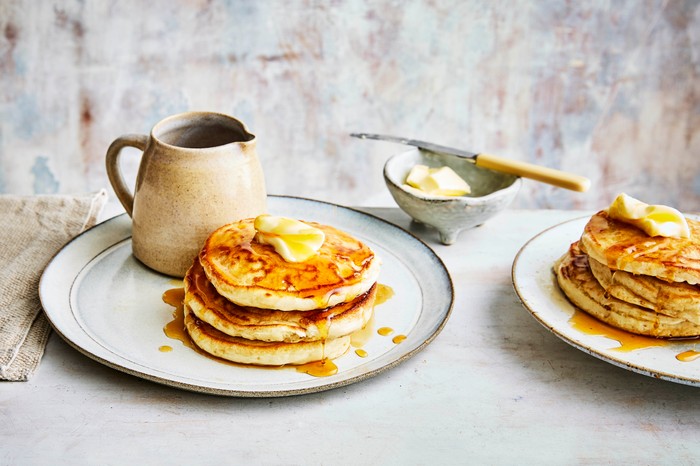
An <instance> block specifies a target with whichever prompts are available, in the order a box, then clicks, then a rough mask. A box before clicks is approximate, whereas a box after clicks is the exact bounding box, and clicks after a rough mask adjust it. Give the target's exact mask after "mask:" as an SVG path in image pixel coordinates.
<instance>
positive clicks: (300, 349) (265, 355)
mask: <svg viewBox="0 0 700 466" xmlns="http://www.w3.org/2000/svg"><path fill="white" fill-rule="evenodd" d="M184 313H185V328H186V329H187V333H188V334H189V335H190V337H191V338H192V341H193V342H194V343H195V344H196V345H197V346H198V347H200V348H201V349H202V350H204V351H206V352H207V353H209V354H211V355H214V356H216V357H219V358H222V359H226V360H228V361H233V362H237V363H241V364H256V365H263V366H282V365H285V364H305V363H307V362H312V361H320V360H322V359H324V358H328V359H334V358H337V357H340V356H342V355H343V354H345V352H347V350H348V348H350V337H349V336H344V337H340V338H334V339H329V340H325V341H322V340H317V341H301V342H296V343H285V342H268V341H258V340H248V339H246V338H240V337H232V336H230V335H226V334H225V333H223V332H220V331H219V330H217V329H215V328H214V327H212V326H211V325H209V324H207V323H206V322H203V321H202V320H200V319H198V318H197V316H195V315H194V313H193V312H192V310H191V309H190V308H189V306H187V305H185V310H184Z"/></svg>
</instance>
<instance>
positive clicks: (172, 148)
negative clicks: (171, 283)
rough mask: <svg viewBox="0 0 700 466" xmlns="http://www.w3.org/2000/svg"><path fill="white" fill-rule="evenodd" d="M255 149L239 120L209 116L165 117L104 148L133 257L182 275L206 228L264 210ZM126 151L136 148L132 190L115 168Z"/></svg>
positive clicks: (217, 114)
mask: <svg viewBox="0 0 700 466" xmlns="http://www.w3.org/2000/svg"><path fill="white" fill-rule="evenodd" d="M255 145H256V140H255V136H254V135H253V134H251V133H249V132H248V130H247V129H246V127H245V125H244V124H243V123H241V122H240V121H238V120H237V119H235V118H232V117H230V116H228V115H223V114H220V113H210V112H187V113H182V114H178V115H173V116H170V117H168V118H165V119H164V120H162V121H160V122H159V123H157V124H156V125H155V126H154V127H153V129H152V130H151V133H150V135H149V136H146V135H138V134H127V135H123V136H120V137H119V138H117V139H116V140H115V141H114V142H113V143H112V144H111V145H110V147H109V149H108V150H107V154H106V164H107V175H108V176H109V180H110V183H111V184H112V187H113V188H114V191H115V193H116V195H117V197H118V199H119V201H120V202H121V203H122V205H123V206H124V209H125V210H126V212H127V214H129V215H130V216H131V218H132V222H133V227H132V251H133V254H134V256H135V257H136V258H137V259H138V260H139V261H141V262H143V263H144V264H145V265H146V266H148V267H150V268H152V269H153V270H156V271H158V272H161V273H164V274H167V275H172V276H175V277H182V276H183V275H184V274H185V272H186V271H187V269H188V268H189V267H190V265H192V262H193V260H194V259H195V257H196V256H197V254H198V252H199V249H200V248H201V247H202V245H203V244H204V240H205V239H206V238H207V236H208V235H209V234H210V233H211V232H212V231H213V230H215V229H216V228H218V227H220V226H221V225H224V224H227V223H231V222H234V221H237V220H240V219H243V218H250V217H255V216H257V215H260V214H262V213H265V212H266V210H267V206H266V191H265V180H264V177H263V171H262V167H261V165H260V161H259V159H258V155H257V152H256V147H255ZM127 146H131V147H135V148H137V149H140V150H142V151H143V155H142V157H141V162H140V165H139V170H138V174H137V176H136V186H135V188H134V190H133V193H132V191H131V190H130V189H129V188H128V187H127V185H126V183H125V181H124V178H123V176H122V172H121V169H120V166H119V160H120V156H121V153H122V149H123V148H124V147H127Z"/></svg>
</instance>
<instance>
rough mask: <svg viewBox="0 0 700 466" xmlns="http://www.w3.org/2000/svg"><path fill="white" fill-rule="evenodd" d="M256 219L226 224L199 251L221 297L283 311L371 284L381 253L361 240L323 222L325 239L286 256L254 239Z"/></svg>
mask: <svg viewBox="0 0 700 466" xmlns="http://www.w3.org/2000/svg"><path fill="white" fill-rule="evenodd" d="M253 221H254V219H247V220H241V221H239V222H236V223H231V224H228V225H224V226H223V227H221V228H219V229H218V230H216V231H214V232H213V233H212V234H211V235H210V236H209V238H207V240H206V242H205V244H204V247H203V248H202V250H201V252H200V254H199V261H200V263H201V264H202V267H203V269H204V272H205V273H206V275H207V278H208V279H209V280H210V281H211V283H212V284H213V285H214V287H215V288H216V290H217V291H218V292H219V293H220V294H221V295H222V296H224V297H225V298H227V299H229V300H230V301H232V302H234V303H236V304H239V305H241V306H250V307H257V308H263V309H277V310H281V311H307V310H313V309H323V308H327V307H330V306H334V305H336V304H339V303H343V302H347V301H351V300H353V299H354V298H356V297H357V296H360V295H362V294H364V293H366V292H367V291H369V289H370V288H371V287H372V286H373V285H374V283H375V282H376V281H377V277H378V275H379V268H380V264H379V259H378V258H377V257H376V256H375V254H374V252H373V251H372V250H371V249H370V248H369V247H368V246H367V245H365V244H364V243H362V242H361V241H359V240H357V239H355V238H353V237H352V236H350V235H349V234H347V233H344V232H342V231H340V230H337V229H335V228H333V227H330V226H327V225H320V224H317V223H313V222H305V223H307V224H308V225H310V226H313V227H315V228H318V229H321V230H323V232H324V233H325V235H326V239H325V242H324V243H323V245H322V246H321V248H320V249H319V251H318V253H317V254H316V255H315V256H313V257H311V258H310V259H308V260H306V261H304V262H298V263H294V262H287V261H285V260H284V259H283V258H282V257H281V256H280V255H279V254H278V253H277V252H276V251H275V249H274V248H273V247H272V246H270V245H266V244H261V243H259V242H257V241H255V240H254V236H255V228H254V226H253Z"/></svg>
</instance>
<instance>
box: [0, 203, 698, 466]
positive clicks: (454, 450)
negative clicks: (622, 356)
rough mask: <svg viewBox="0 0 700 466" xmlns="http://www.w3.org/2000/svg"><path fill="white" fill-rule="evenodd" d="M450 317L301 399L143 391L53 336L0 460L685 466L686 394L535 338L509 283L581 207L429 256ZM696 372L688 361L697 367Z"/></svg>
mask: <svg viewBox="0 0 700 466" xmlns="http://www.w3.org/2000/svg"><path fill="white" fill-rule="evenodd" d="M366 210H368V212H370V213H372V214H375V215H378V216H381V217H384V218H386V219H388V220H389V221H392V222H393V223H396V224H398V225H400V226H402V227H404V228H407V229H411V231H412V232H413V233H414V234H415V235H417V236H418V237H420V238H422V239H423V240H424V241H426V242H427V243H428V244H429V245H430V246H431V247H432V248H433V249H434V250H435V251H436V252H437V254H438V255H439V256H440V257H441V258H442V260H443V261H444V263H445V265H446V266H447V268H448V270H449V272H450V274H451V276H452V279H453V282H454V286H455V304H454V309H453V311H452V315H451V317H450V320H449V321H448V322H447V325H446V326H445V328H444V329H443V331H442V332H441V333H440V334H439V335H438V336H437V338H436V339H435V340H434V341H433V342H432V343H431V344H430V345H429V346H428V347H427V348H425V349H424V350H423V351H421V352H420V353H418V354H417V355H416V356H415V357H413V358H411V359H409V360H407V361H405V362H403V363H402V364H400V365H399V366H397V367H395V368H393V369H391V370H389V371H386V372H383V373H381V374H379V375H377V376H376V377H373V378H371V379H369V380H366V381H363V382H360V383H356V384H353V385H349V386H346V387H342V388H339V389H335V390H330V391H324V392H319V393H314V394H309V395H303V396H294V397H284V398H264V399H256V398H228V397H219V396H214V395H204V394H198V393H190V392H186V391H182V390H178V389H175V388H170V387H166V386H162V385H158V384H155V383H152V382H148V381H145V380H142V379H139V378H136V377H134V376H130V375H127V374H124V373H121V372H118V371H116V370H113V369H110V368H108V367H106V366H103V365H101V364H99V363H97V362H95V361H93V360H91V359H89V358H88V357H86V356H83V355H82V354H80V353H79V352H78V351H76V350H74V349H73V348H72V347H70V346H68V345H67V344H66V343H65V342H63V341H62V340H61V339H60V337H58V336H57V335H56V334H53V335H52V337H51V339H50V341H49V344H48V347H47V349H46V353H45V355H44V359H43V360H42V363H41V366H40V367H39V369H38V371H37V373H36V374H35V375H34V377H33V378H32V379H31V380H30V381H29V382H26V383H9V382H5V383H0V463H1V464H61V463H64V464H185V463H190V464H222V462H223V464H286V465H290V464H291V465H295V464H299V465H309V464H333V465H336V464H401V465H405V464H494V463H495V464H572V463H573V464H616V465H617V464H676V465H681V464H697V463H698V462H699V461H700V398H699V395H700V392H699V391H698V388H695V387H691V386H687V385H681V384H676V383H672V382H667V381H663V380H656V379H654V378H651V377H646V376H643V375H639V374H636V373H633V372H630V371H627V370H624V369H621V368H619V367H615V366H613V365H611V364H608V363H606V362H604V361H601V360H599V359H596V358H594V357H592V356H589V355H587V354H585V353H583V352H581V351H579V350H577V349H575V348H573V347H571V346H569V345H568V344H567V343H565V342H563V341H561V340H560V339H558V338H557V337H555V336H554V335H553V334H552V333H550V332H549V331H548V330H546V329H545V328H544V327H542V326H541V325H540V324H539V323H538V322H537V321H536V320H535V319H534V318H533V317H531V316H530V314H529V313H528V312H527V311H526V310H525V308H524V307H523V306H522V304H521V303H520V301H519V299H518V297H517V295H516V293H515V291H514V289H513V286H512V282H511V266H512V263H513V259H514V257H515V255H516V254H517V252H518V250H519V249H520V248H521V247H522V246H523V245H524V244H525V242H526V241H527V240H529V239H530V238H531V237H532V236H534V235H535V234H537V233H539V232H540V231H542V230H544V229H545V228H548V227H550V226H552V225H556V224H558V223H560V222H562V221H565V220H568V219H571V218H575V217H580V216H582V215H584V214H585V213H584V212H573V211H546V210H541V211H518V210H511V211H507V212H504V213H502V214H501V215H499V216H497V217H495V218H493V219H492V220H490V221H489V222H487V223H486V224H485V225H483V226H481V227H479V228H476V229H473V230H470V231H466V232H463V233H462V234H461V235H460V237H459V240H458V242H457V243H456V244H454V245H452V246H442V245H440V244H439V243H438V242H437V234H436V233H435V231H434V230H431V229H427V228H424V227H419V226H415V225H411V223H410V221H409V218H408V217H407V216H406V215H405V214H404V213H403V212H401V211H400V210H398V209H393V208H370V209H366ZM697 362H698V363H700V360H698V361H697Z"/></svg>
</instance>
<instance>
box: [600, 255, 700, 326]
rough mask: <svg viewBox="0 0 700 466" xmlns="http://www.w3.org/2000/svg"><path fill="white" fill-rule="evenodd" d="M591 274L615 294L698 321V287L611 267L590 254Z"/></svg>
mask: <svg viewBox="0 0 700 466" xmlns="http://www.w3.org/2000/svg"><path fill="white" fill-rule="evenodd" d="M588 263H589V265H590V268H591V272H592V273H593V276H594V277H595V278H596V280H598V283H600V286H602V287H603V289H604V290H605V291H606V292H608V293H610V294H611V295H613V296H614V297H616V298H618V299H620V300H622V301H625V302H627V303H630V304H636V305H637V306H642V307H645V308H647V309H651V310H653V311H656V312H658V313H661V314H665V315H668V316H671V317H680V318H682V319H685V320H688V321H690V322H693V323H695V324H698V325H700V287H699V286H698V285H689V284H687V283H685V282H667V281H665V280H660V279H658V278H656V277H648V276H646V275H634V274H631V273H629V272H624V271H622V270H611V269H610V268H608V267H607V266H605V265H603V264H601V263H600V262H598V261H597V260H595V259H593V258H591V257H589V258H588Z"/></svg>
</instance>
